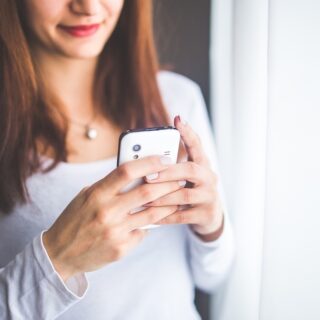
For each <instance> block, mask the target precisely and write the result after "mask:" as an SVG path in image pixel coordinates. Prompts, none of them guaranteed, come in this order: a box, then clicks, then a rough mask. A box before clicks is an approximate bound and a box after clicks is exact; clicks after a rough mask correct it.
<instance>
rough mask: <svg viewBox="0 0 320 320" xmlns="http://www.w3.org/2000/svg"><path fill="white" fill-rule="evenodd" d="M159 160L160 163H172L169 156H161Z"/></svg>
mask: <svg viewBox="0 0 320 320" xmlns="http://www.w3.org/2000/svg"><path fill="white" fill-rule="evenodd" d="M160 161H161V163H162V164H165V165H166V164H172V160H171V158H170V157H161V159H160Z"/></svg>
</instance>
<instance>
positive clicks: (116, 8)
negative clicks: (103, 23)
mask: <svg viewBox="0 0 320 320" xmlns="http://www.w3.org/2000/svg"><path fill="white" fill-rule="evenodd" d="M129 1H130V0H129ZM131 1H132V0H131ZM123 4H124V0H104V1H103V5H104V7H105V9H106V10H107V11H108V15H109V16H111V17H118V16H120V14H121V11H122V8H123Z"/></svg>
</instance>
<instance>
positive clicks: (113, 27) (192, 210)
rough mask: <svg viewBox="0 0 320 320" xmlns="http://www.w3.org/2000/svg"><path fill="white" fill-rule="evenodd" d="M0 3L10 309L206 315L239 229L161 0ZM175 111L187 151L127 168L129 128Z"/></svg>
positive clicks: (2, 203) (0, 149)
mask: <svg viewBox="0 0 320 320" xmlns="http://www.w3.org/2000/svg"><path fill="white" fill-rule="evenodd" d="M1 7H2V8H1V12H0V24H1V28H0V41H1V44H0V45H1V47H0V48H1V50H0V57H1V58H0V59H1V60H0V66H1V68H0V75H1V84H2V87H1V89H0V90H1V91H0V99H1V100H0V108H1V119H0V128H1V133H0V174H1V181H0V211H1V212H0V239H1V241H0V252H1V256H0V266H1V271H0V297H1V298H0V318H1V319H56V318H58V319H77V320H79V319H162V320H163V319H184V320H185V319H198V318H199V315H198V314H197V311H196V309H195V306H194V303H193V299H194V286H195V285H196V286H198V287H199V288H200V289H202V290H204V291H207V292H213V290H215V288H216V287H217V285H218V284H219V283H221V281H222V280H223V279H224V278H225V276H226V274H227V271H228V269H229V267H230V264H231V260H232V252H233V249H232V248H233V247H232V237H231V231H230V226H229V221H228V217H227V216H226V214H225V210H223V205H222V201H221V200H220V194H221V186H220V184H219V183H218V182H217V178H216V177H217V171H216V170H217V164H216V162H215V158H214V152H215V150H214V146H213V143H212V141H211V136H210V128H209V123H208V118H207V115H206V112H205V106H204V103H203V99H202V96H201V93H200V90H199V88H198V87H197V86H196V85H195V84H194V83H192V82H191V81H190V80H187V79H185V78H184V77H182V76H178V75H176V74H173V73H169V72H159V70H158V64H157V58H156V53H155V49H154V44H153V36H152V33H151V30H152V24H151V1H147V0H128V1H123V0H59V1H51V0H4V1H3V3H2V5H1ZM178 114H180V115H181V116H182V117H183V118H184V119H187V120H188V123H190V125H189V124H187V123H184V122H183V121H181V118H180V117H179V116H177V117H176V118H175V123H174V124H175V125H176V127H177V129H178V130H179V131H180V133H181V137H182V140H183V143H184V144H185V146H186V153H187V154H188V161H182V160H181V161H180V163H178V164H172V163H169V162H168V159H167V158H161V157H157V156H153V157H147V158H144V159H139V160H136V161H131V162H128V163H127V164H124V165H121V166H119V167H118V168H116V156H115V155H116V153H117V142H118V137H119V134H120V132H121V131H124V130H126V129H128V128H135V127H147V126H159V125H166V124H170V123H171V121H172V120H171V119H173V117H174V115H178ZM191 127H194V128H195V131H197V132H198V135H199V136H198V135H197V134H196V133H195V131H193V129H192V128H191ZM200 140H201V141H202V144H201V143H200ZM204 147H205V149H206V152H205V151H204ZM206 154H207V155H208V158H207V155H206ZM184 160H186V159H184ZM140 177H145V182H146V183H145V184H143V185H141V186H138V187H137V188H135V189H133V190H131V191H129V192H127V193H120V190H121V188H122V187H123V186H125V185H127V184H129V183H130V182H131V181H132V180H134V179H136V178H140ZM148 178H149V179H148ZM181 181H182V182H185V181H188V184H189V186H190V187H189V188H185V187H184V183H181ZM146 204H147V205H146ZM142 205H145V206H146V209H145V210H144V211H142V212H139V213H136V214H131V215H130V214H128V213H129V212H130V210H132V209H134V208H137V207H139V206H142ZM183 205H187V206H184V207H183ZM180 206H181V207H180ZM153 223H156V224H160V225H161V226H160V227H158V228H155V229H152V230H149V232H147V231H146V230H143V229H140V228H141V227H143V226H146V225H148V224H153Z"/></svg>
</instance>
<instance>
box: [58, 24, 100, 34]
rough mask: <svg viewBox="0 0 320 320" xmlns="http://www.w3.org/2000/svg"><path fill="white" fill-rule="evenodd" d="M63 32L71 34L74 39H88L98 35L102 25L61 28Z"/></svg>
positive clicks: (62, 26)
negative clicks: (97, 32) (95, 34)
mask: <svg viewBox="0 0 320 320" xmlns="http://www.w3.org/2000/svg"><path fill="white" fill-rule="evenodd" d="M59 27H60V28H61V29H62V30H63V31H65V32H67V33H69V34H70V35H72V36H74V37H88V36H91V35H93V34H94V33H96V31H97V30H98V29H99V27H100V24H99V23H95V24H90V25H78V26H64V25H60V26H59Z"/></svg>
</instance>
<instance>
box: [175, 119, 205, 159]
mask: <svg viewBox="0 0 320 320" xmlns="http://www.w3.org/2000/svg"><path fill="white" fill-rule="evenodd" d="M174 125H175V127H176V128H177V129H178V130H179V132H180V135H181V138H182V141H183V142H184V145H185V147H186V149H187V153H188V156H189V160H191V161H194V162H195V163H197V164H200V165H208V159H207V156H206V155H205V153H204V151H203V148H202V145H201V141H200V138H199V136H198V135H197V134H196V133H195V132H194V131H193V130H192V128H191V126H190V125H188V124H187V123H183V122H182V121H181V118H180V116H176V117H175V118H174Z"/></svg>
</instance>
